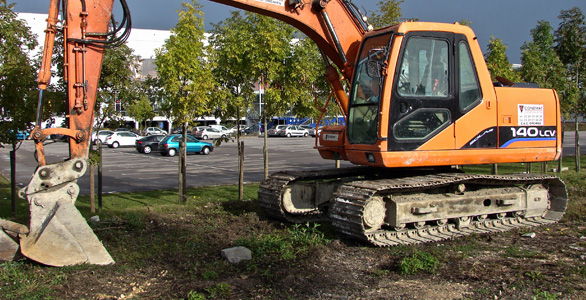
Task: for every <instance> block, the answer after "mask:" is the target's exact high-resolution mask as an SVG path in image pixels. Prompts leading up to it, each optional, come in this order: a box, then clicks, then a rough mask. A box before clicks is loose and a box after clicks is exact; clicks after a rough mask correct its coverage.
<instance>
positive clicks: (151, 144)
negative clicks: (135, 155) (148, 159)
mask: <svg viewBox="0 0 586 300" xmlns="http://www.w3.org/2000/svg"><path fill="white" fill-rule="evenodd" d="M163 138H165V135H162V134H155V135H149V136H147V137H143V138H141V139H138V140H136V143H135V146H136V151H138V152H140V153H144V154H149V153H151V152H153V151H155V152H160V151H161V150H160V149H159V143H160V142H161V141H162V140H163Z"/></svg>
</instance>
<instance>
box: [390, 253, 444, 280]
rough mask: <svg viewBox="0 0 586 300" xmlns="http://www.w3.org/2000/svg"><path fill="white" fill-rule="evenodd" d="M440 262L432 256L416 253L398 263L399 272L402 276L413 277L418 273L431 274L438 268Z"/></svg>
mask: <svg viewBox="0 0 586 300" xmlns="http://www.w3.org/2000/svg"><path fill="white" fill-rule="evenodd" d="M439 265H440V262H439V260H438V259H437V258H436V257H434V256H433V255H431V254H429V253H427V252H422V251H416V252H415V253H414V254H413V255H411V256H408V257H405V258H403V259H402V260H401V262H400V263H399V272H400V273H401V274H403V275H413V274H417V273H419V272H420V271H424V272H427V273H430V274H433V273H434V272H435V271H436V270H437V269H438V268H439Z"/></svg>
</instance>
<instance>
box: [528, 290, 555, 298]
mask: <svg viewBox="0 0 586 300" xmlns="http://www.w3.org/2000/svg"><path fill="white" fill-rule="evenodd" d="M533 292H534V293H535V296H533V300H556V299H558V296H557V295H555V294H552V293H550V292H548V291H542V290H534V291H533Z"/></svg>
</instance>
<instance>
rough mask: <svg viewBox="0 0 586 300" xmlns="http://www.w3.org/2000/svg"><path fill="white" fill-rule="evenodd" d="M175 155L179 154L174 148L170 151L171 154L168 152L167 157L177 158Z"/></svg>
mask: <svg viewBox="0 0 586 300" xmlns="http://www.w3.org/2000/svg"><path fill="white" fill-rule="evenodd" d="M175 154H177V150H175V149H174V148H171V149H169V152H167V155H169V156H175Z"/></svg>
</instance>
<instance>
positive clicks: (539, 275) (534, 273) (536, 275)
mask: <svg viewBox="0 0 586 300" xmlns="http://www.w3.org/2000/svg"><path fill="white" fill-rule="evenodd" d="M525 277H529V278H531V280H533V281H539V280H543V278H544V277H545V276H543V274H542V273H541V272H540V271H535V270H531V271H529V272H526V273H525Z"/></svg>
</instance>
